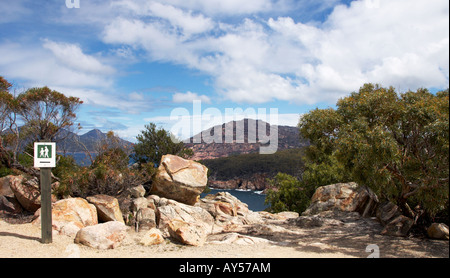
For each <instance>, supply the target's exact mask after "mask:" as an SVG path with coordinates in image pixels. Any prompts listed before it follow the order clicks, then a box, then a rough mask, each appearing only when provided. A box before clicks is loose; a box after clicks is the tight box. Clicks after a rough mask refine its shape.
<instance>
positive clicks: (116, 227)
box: [74, 221, 128, 250]
mask: <svg viewBox="0 0 450 278" xmlns="http://www.w3.org/2000/svg"><path fill="white" fill-rule="evenodd" d="M127 230H128V227H127V226H125V224H123V223H122V222H118V221H110V222H106V223H103V224H97V225H93V226H89V227H85V228H82V229H80V230H79V231H78V233H77V234H76V236H75V240H74V242H75V243H79V244H83V245H86V246H89V247H92V248H97V249H102V250H106V249H114V248H116V247H118V246H120V244H121V243H122V241H123V240H124V239H125V237H126V236H127Z"/></svg>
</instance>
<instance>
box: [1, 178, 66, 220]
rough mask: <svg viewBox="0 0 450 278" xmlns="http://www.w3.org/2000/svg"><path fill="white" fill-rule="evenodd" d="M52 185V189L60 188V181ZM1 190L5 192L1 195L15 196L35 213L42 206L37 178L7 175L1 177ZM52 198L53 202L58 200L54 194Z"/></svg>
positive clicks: (22, 204)
mask: <svg viewBox="0 0 450 278" xmlns="http://www.w3.org/2000/svg"><path fill="white" fill-rule="evenodd" d="M51 186H52V190H55V189H56V188H58V186H59V182H55V183H53V184H52V185H51ZM0 190H1V191H2V192H3V193H2V194H0V196H1V195H4V196H9V197H12V196H14V197H15V198H16V199H17V201H18V202H19V204H20V205H21V206H22V207H23V208H24V209H25V210H27V211H29V212H33V213H34V212H36V211H37V210H38V209H39V208H40V207H41V192H40V185H39V180H38V179H37V178H33V179H29V180H27V179H26V178H24V177H23V176H7V177H4V178H2V179H0ZM11 193H12V194H11ZM51 198H52V202H56V201H57V199H56V197H55V196H54V195H52V196H51Z"/></svg>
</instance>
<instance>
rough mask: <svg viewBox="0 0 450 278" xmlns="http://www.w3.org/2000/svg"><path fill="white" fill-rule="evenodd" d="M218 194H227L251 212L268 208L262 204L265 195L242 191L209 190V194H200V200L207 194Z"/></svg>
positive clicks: (257, 192)
mask: <svg viewBox="0 0 450 278" xmlns="http://www.w3.org/2000/svg"><path fill="white" fill-rule="evenodd" d="M218 192H228V193H230V194H231V195H233V196H234V197H236V198H238V199H239V200H240V201H241V202H243V203H246V204H247V205H248V209H249V210H252V211H263V210H264V209H266V208H268V206H267V205H265V204H264V200H265V199H266V195H265V194H260V193H259V191H242V190H235V189H230V190H225V189H211V192H209V193H207V194H205V193H202V194H201V195H200V198H203V197H205V196H206V195H208V194H216V193H218Z"/></svg>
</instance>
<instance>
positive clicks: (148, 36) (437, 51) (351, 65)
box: [0, 0, 449, 141]
mask: <svg viewBox="0 0 450 278" xmlns="http://www.w3.org/2000/svg"><path fill="white" fill-rule="evenodd" d="M72 2H77V1H75V0H72ZM79 3H80V7H79V8H71V9H70V8H68V7H67V5H66V0H48V1H33V0H14V1H11V0H0V7H1V9H2V11H1V13H0V14H1V16H0V75H2V76H4V77H5V78H6V79H7V80H9V81H10V82H12V83H14V85H15V90H16V92H17V93H20V92H21V91H23V90H24V89H26V88H30V87H36V86H49V87H50V88H52V89H55V90H58V91H60V92H62V93H64V94H66V95H71V96H77V97H80V98H81V99H82V100H83V101H84V104H83V105H82V106H81V108H80V110H79V111H78V121H79V122H80V123H81V125H82V126H83V130H81V131H80V133H83V132H85V131H88V130H90V129H93V128H99V129H101V130H102V131H105V132H106V131H109V130H113V131H115V132H116V133H117V134H119V135H120V136H121V137H123V138H125V139H128V140H131V141H134V138H135V137H136V135H137V134H139V132H140V131H141V130H142V129H144V125H145V124H148V123H149V122H155V123H156V124H158V125H160V126H162V127H164V128H166V129H171V128H172V127H173V125H174V124H175V122H174V120H173V119H172V120H171V119H170V115H171V113H172V112H173V111H174V109H176V108H185V109H187V111H189V112H190V115H193V114H194V111H193V102H192V101H193V100H197V99H199V100H201V101H202V111H204V110H205V109H207V108H214V109H216V111H217V110H218V111H221V112H222V113H223V114H225V109H226V108H233V109H236V108H242V110H243V111H252V109H253V110H255V111H258V108H266V109H267V111H269V110H268V109H270V108H276V109H278V113H279V114H278V123H279V124H283V125H296V123H297V122H298V118H299V115H300V114H302V113H306V112H308V111H309V110H311V109H314V108H316V107H319V108H324V107H328V106H333V105H334V104H335V103H336V101H337V100H338V99H339V98H341V97H344V96H346V95H348V94H349V93H351V92H352V91H356V90H358V89H359V87H361V86H362V85H363V84H364V83H366V82H372V83H380V84H382V85H383V86H394V87H395V88H396V89H397V90H398V91H406V90H409V89H410V90H415V89H417V88H419V87H425V88H429V89H431V90H434V91H435V90H439V89H445V88H447V87H448V84H449V27H448V26H449V2H448V1H445V0H431V1H428V0H427V1H425V0H410V1H405V0H388V1H385V0H360V1H340V0H324V1H316V0H298V1H295V0H247V1H241V0H165V1H164V0H154V1H148V0H111V1H101V0H79ZM246 109H247V110H246ZM235 112H236V115H235V117H236V119H239V118H242V117H244V116H245V115H243V114H242V113H241V114H240V113H239V110H238V109H236V110H235ZM214 120H215V121H209V122H208V121H206V122H204V126H202V128H207V127H209V125H212V124H217V123H219V122H222V121H228V120H230V119H229V118H225V117H222V118H220V117H218V118H215V119H214ZM187 124H188V123H187ZM192 132H193V133H195V132H196V130H193V131H192ZM179 135H180V136H183V135H185V134H179Z"/></svg>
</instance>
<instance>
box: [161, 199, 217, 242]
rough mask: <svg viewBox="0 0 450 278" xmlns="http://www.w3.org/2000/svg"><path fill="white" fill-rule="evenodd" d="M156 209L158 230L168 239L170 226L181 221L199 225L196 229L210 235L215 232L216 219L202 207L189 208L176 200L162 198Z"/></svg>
mask: <svg viewBox="0 0 450 278" xmlns="http://www.w3.org/2000/svg"><path fill="white" fill-rule="evenodd" d="M158 205H160V206H158V207H157V209H156V218H157V223H158V228H159V229H160V230H161V231H162V232H163V235H164V236H165V237H167V236H168V235H169V231H168V226H169V224H170V223H171V222H172V221H174V220H181V221H183V222H185V223H189V224H191V223H192V224H197V225H196V227H197V228H199V229H202V230H204V231H205V233H206V234H209V233H211V232H212V230H213V225H214V218H213V216H212V215H211V214H209V213H208V211H206V210H205V209H203V208H201V207H194V206H189V205H186V204H183V203H179V202H177V201H174V200H169V199H165V198H160V200H159V202H158Z"/></svg>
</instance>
